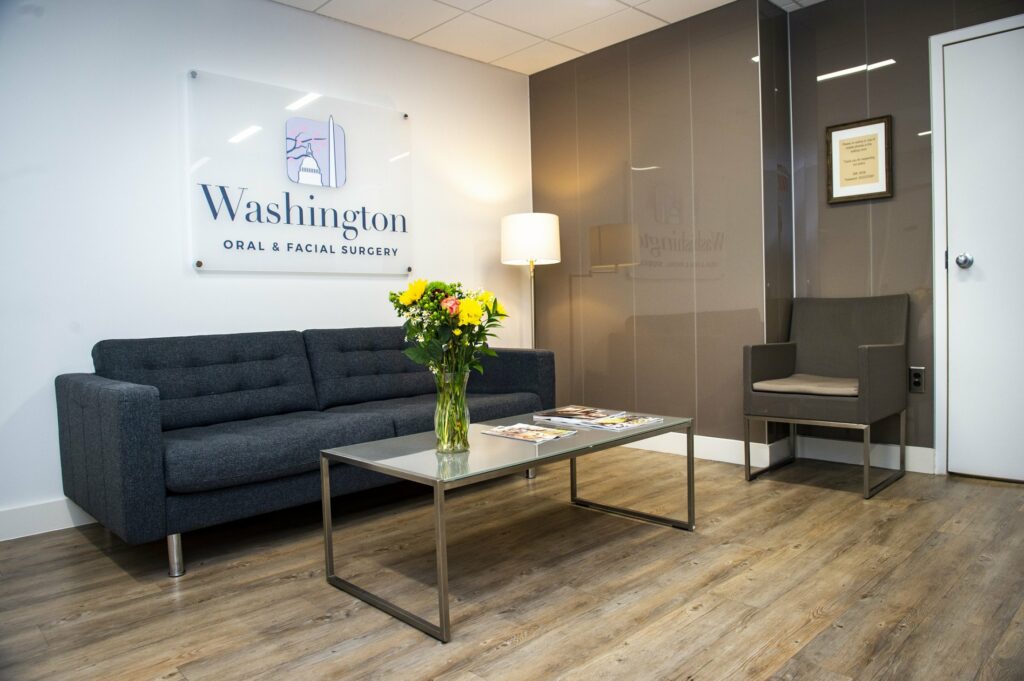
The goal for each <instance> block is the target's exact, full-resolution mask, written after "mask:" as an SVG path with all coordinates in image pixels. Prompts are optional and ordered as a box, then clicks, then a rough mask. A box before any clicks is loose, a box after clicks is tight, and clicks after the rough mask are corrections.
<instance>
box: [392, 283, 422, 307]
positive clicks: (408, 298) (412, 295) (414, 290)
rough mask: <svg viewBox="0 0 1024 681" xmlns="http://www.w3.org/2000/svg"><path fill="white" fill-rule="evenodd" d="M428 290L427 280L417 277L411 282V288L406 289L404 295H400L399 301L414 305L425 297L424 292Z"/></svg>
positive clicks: (403, 303)
mask: <svg viewBox="0 0 1024 681" xmlns="http://www.w3.org/2000/svg"><path fill="white" fill-rule="evenodd" d="M426 290H427V280H426V279H417V280H415V281H413V282H412V283H410V284H409V288H407V289H405V291H404V292H403V293H402V295H400V296H398V302H400V303H401V304H402V305H412V304H413V303H415V302H416V301H417V300H419V299H420V298H422V297H423V292H424V291H426Z"/></svg>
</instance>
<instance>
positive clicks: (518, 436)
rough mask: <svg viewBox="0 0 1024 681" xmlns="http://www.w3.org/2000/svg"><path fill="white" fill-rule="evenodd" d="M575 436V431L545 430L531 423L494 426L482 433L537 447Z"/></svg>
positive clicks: (562, 429)
mask: <svg viewBox="0 0 1024 681" xmlns="http://www.w3.org/2000/svg"><path fill="white" fill-rule="evenodd" d="M575 434H576V431H575V430H566V429H564V428H545V427H544V426H536V425H533V424H532V423H516V424H514V425H511V426H495V427H494V428H491V429H490V430H485V431H484V435H497V436H498V437H507V438H512V439H513V440H522V441H524V442H532V443H534V444H537V445H539V444H541V443H543V442H550V441H551V440H557V439H558V438H562V437H569V436H570V435H575Z"/></svg>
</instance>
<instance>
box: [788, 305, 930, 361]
mask: <svg viewBox="0 0 1024 681" xmlns="http://www.w3.org/2000/svg"><path fill="white" fill-rule="evenodd" d="M909 309H910V298H909V297H908V296H907V295H906V294H898V295H892V296H875V297H873V298H797V299H796V300H794V301H793V317H792V320H791V321H790V330H789V340H790V341H792V342H795V343H796V372H797V373H801V374H814V375H817V376H834V377H842V378H853V377H856V376H857V347H858V346H860V345H883V344H900V345H903V344H906V342H907V320H908V311H909Z"/></svg>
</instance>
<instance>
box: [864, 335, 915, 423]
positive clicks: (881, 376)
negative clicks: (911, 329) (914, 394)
mask: <svg viewBox="0 0 1024 681" xmlns="http://www.w3.org/2000/svg"><path fill="white" fill-rule="evenodd" d="M857 380H858V383H859V386H858V388H859V389H858V393H859V395H858V399H859V401H860V404H859V406H858V408H857V412H858V416H859V417H860V422H861V423H874V422H875V421H877V420H879V419H881V418H885V417H886V416H891V415H892V414H896V413H898V412H901V411H903V410H904V409H906V407H907V346H906V345H904V344H902V343H899V344H891V345H861V346H859V347H858V348H857Z"/></svg>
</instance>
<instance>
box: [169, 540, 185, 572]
mask: <svg viewBox="0 0 1024 681" xmlns="http://www.w3.org/2000/svg"><path fill="white" fill-rule="evenodd" d="M167 574H168V575H170V576H171V577H181V576H182V575H183V574H185V559H184V558H182V555H181V534H180V533H178V534H169V535H167Z"/></svg>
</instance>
